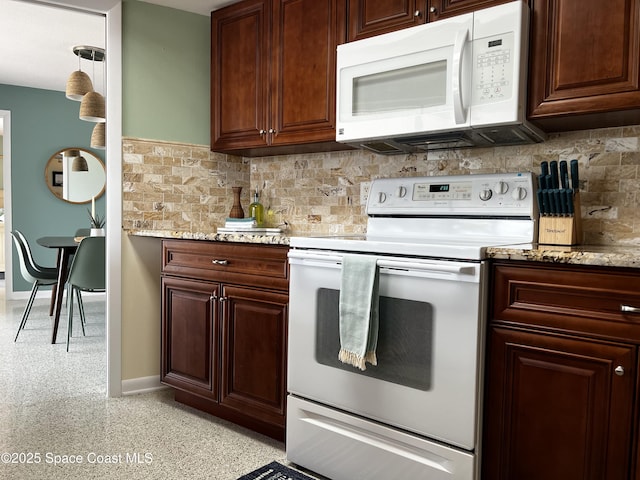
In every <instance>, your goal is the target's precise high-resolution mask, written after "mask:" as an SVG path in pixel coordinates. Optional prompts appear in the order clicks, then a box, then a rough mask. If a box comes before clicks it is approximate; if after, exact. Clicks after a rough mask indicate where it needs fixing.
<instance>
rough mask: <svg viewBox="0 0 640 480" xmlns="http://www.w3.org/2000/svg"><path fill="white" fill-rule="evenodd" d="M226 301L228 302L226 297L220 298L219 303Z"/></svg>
mask: <svg viewBox="0 0 640 480" xmlns="http://www.w3.org/2000/svg"><path fill="white" fill-rule="evenodd" d="M227 300H228V299H227V297H220V301H221V302H226V301H227Z"/></svg>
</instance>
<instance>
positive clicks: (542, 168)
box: [540, 162, 549, 177]
mask: <svg viewBox="0 0 640 480" xmlns="http://www.w3.org/2000/svg"><path fill="white" fill-rule="evenodd" d="M540 173H542V175H543V176H545V177H546V176H547V175H549V162H542V163H541V164H540Z"/></svg>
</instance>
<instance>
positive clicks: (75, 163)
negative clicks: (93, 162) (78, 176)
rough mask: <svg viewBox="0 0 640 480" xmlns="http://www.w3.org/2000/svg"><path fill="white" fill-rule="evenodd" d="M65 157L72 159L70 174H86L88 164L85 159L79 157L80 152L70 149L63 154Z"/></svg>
mask: <svg viewBox="0 0 640 480" xmlns="http://www.w3.org/2000/svg"><path fill="white" fill-rule="evenodd" d="M64 155H65V157H68V158H73V160H72V161H71V171H72V172H88V171H89V164H88V163H87V159H86V158H84V157H83V156H82V155H80V150H79V149H77V148H70V149H69V150H66V151H65V152H64Z"/></svg>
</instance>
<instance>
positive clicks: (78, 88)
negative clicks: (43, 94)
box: [65, 46, 93, 102]
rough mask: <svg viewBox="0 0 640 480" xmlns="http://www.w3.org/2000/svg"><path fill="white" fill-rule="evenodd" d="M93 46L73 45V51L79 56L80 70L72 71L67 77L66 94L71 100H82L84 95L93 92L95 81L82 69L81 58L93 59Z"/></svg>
mask: <svg viewBox="0 0 640 480" xmlns="http://www.w3.org/2000/svg"><path fill="white" fill-rule="evenodd" d="M91 48H92V47H84V46H79V47H73V53H75V54H76V55H77V57H78V70H76V71H75V72H73V73H71V75H69V78H68V79H67V85H66V89H65V96H66V97H67V98H68V99H69V100H75V101H77V102H80V101H81V100H82V97H84V96H85V94H87V93H89V92H93V83H92V82H91V79H90V78H89V75H87V74H86V73H85V72H83V71H82V68H81V62H80V59H82V58H84V59H87V60H88V59H91V58H92V54H91Z"/></svg>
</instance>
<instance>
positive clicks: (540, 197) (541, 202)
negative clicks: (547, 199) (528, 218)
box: [536, 188, 547, 215]
mask: <svg viewBox="0 0 640 480" xmlns="http://www.w3.org/2000/svg"><path fill="white" fill-rule="evenodd" d="M536 195H537V197H538V210H540V215H546V214H547V209H546V206H545V204H544V196H543V195H542V189H541V188H539V189H538V191H537V192H536Z"/></svg>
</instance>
